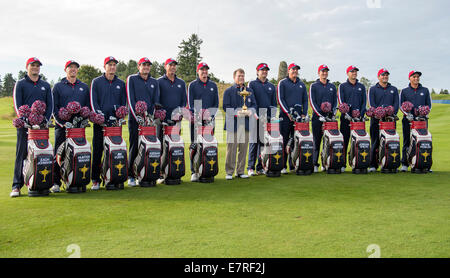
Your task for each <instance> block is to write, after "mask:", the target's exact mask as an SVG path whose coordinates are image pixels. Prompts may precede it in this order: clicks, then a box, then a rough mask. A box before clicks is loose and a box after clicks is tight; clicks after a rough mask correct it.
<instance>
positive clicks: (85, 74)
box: [78, 65, 102, 88]
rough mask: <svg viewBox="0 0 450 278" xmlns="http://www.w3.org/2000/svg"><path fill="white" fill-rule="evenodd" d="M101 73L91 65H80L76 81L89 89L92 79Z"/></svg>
mask: <svg viewBox="0 0 450 278" xmlns="http://www.w3.org/2000/svg"><path fill="white" fill-rule="evenodd" d="M101 74H102V72H101V71H100V70H99V69H97V68H96V67H94V66H91V65H81V66H80V69H79V70H78V79H80V80H81V81H82V82H84V83H86V84H87V85H88V86H89V88H90V87H91V82H92V79H94V78H96V77H97V76H100V75H101Z"/></svg>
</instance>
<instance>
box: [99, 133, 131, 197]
mask: <svg viewBox="0 0 450 278" xmlns="http://www.w3.org/2000/svg"><path fill="white" fill-rule="evenodd" d="M103 138H104V140H103V151H104V156H103V161H102V178H103V184H104V185H105V187H106V189H107V190H115V189H123V183H124V182H125V181H126V180H127V178H128V162H127V145H126V143H125V141H124V140H123V138H122V126H111V127H108V126H105V127H104V128H103Z"/></svg>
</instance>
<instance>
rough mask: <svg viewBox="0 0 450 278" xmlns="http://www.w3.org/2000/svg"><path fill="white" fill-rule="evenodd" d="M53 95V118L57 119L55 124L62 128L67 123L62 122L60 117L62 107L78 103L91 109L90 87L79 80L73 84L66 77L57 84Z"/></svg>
mask: <svg viewBox="0 0 450 278" xmlns="http://www.w3.org/2000/svg"><path fill="white" fill-rule="evenodd" d="M52 93H53V117H54V118H55V122H56V123H57V124H58V125H59V126H61V127H62V126H64V124H65V123H66V121H63V120H61V119H60V118H59V116H58V112H59V109H60V108H61V107H66V106H67V104H68V103H69V102H71V101H77V102H78V103H80V105H81V107H83V106H88V107H89V87H88V85H86V84H85V83H83V82H81V81H80V80H78V79H77V80H76V81H75V83H74V84H72V83H70V82H69V81H68V80H67V78H65V77H64V78H63V79H61V81H59V82H58V83H56V84H55V86H54V87H53V90H52Z"/></svg>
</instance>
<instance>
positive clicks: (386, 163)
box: [378, 120, 401, 173]
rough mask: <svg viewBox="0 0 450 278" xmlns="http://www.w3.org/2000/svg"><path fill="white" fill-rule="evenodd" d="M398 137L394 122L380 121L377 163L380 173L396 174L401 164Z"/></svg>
mask: <svg viewBox="0 0 450 278" xmlns="http://www.w3.org/2000/svg"><path fill="white" fill-rule="evenodd" d="M400 151H401V150H400V136H399V135H398V134H397V131H396V129H395V122H394V121H392V122H383V121H381V120H380V146H379V148H378V163H379V166H380V168H381V169H380V170H381V172H382V173H397V172H398V167H399V166H400V163H401V158H400Z"/></svg>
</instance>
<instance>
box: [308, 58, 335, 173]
mask: <svg viewBox="0 0 450 278" xmlns="http://www.w3.org/2000/svg"><path fill="white" fill-rule="evenodd" d="M328 71H329V68H328V66H327V65H320V66H319V70H318V74H319V79H317V80H316V82H314V83H313V84H311V87H309V102H310V103H311V107H312V109H313V116H312V123H311V125H312V132H313V137H314V154H313V158H314V160H313V161H314V172H315V173H317V172H318V171H319V150H320V144H321V143H322V136H323V132H322V123H323V122H325V117H326V115H325V113H324V112H323V111H322V109H321V105H322V103H324V102H329V103H330V104H331V113H332V114H333V115H335V114H336V108H337V93H336V86H334V84H333V83H331V82H330V81H329V80H328V79H327V78H328ZM322 169H324V168H323V166H322Z"/></svg>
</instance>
